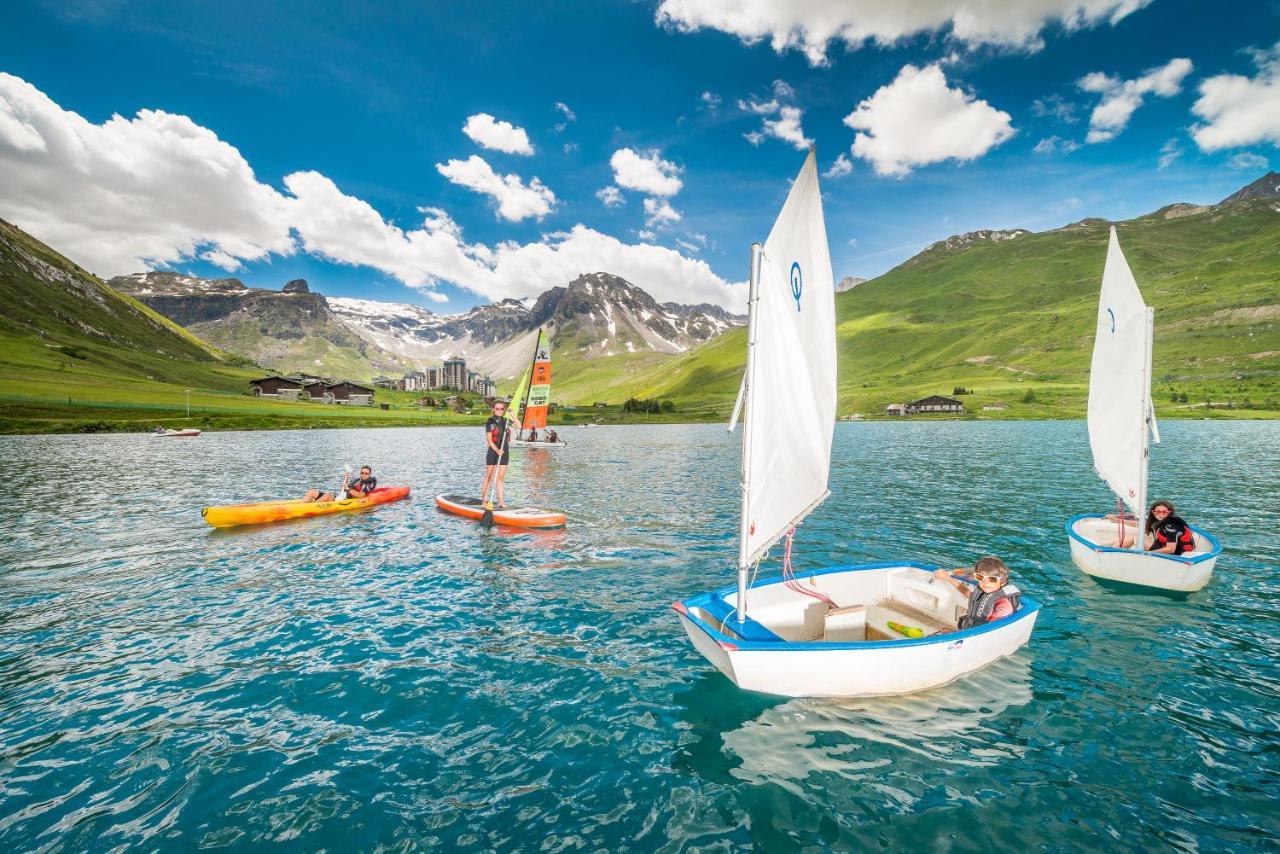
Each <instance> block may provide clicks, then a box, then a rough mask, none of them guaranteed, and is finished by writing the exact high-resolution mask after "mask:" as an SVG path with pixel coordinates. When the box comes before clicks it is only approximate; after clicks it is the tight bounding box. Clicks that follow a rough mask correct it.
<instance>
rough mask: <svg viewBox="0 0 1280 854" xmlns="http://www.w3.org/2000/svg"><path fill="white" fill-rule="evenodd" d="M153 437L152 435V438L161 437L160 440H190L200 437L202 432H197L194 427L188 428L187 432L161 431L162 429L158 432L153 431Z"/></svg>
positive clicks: (157, 430)
mask: <svg viewBox="0 0 1280 854" xmlns="http://www.w3.org/2000/svg"><path fill="white" fill-rule="evenodd" d="M151 435H152V436H157V437H159V438H161V439H189V438H191V437H193V436H199V435H200V431H199V430H197V429H196V428H194V427H188V428H187V429H185V430H161V429H156V430H153V431H152V432H151Z"/></svg>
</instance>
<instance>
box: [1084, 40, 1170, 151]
mask: <svg viewBox="0 0 1280 854" xmlns="http://www.w3.org/2000/svg"><path fill="white" fill-rule="evenodd" d="M1190 73H1191V60H1189V59H1184V58H1179V59H1171V60H1169V61H1168V62H1167V63H1165V64H1164V65H1162V66H1160V67H1159V68H1153V69H1151V70H1150V71H1148V72H1147V73H1146V74H1143V75H1142V76H1141V77H1135V78H1134V79H1132V80H1121V79H1120V78H1118V77H1114V76H1112V75H1110V74H1104V73H1103V72H1101V71H1094V72H1093V73H1091V74H1086V75H1085V76H1084V77H1081V78H1080V80H1079V82H1078V83H1077V84H1076V85H1077V86H1079V87H1080V89H1081V90H1083V91H1085V92H1094V93H1097V94H1100V95H1102V100H1101V101H1099V102H1098V106H1096V107H1094V108H1093V112H1092V113H1090V114H1089V135H1088V136H1087V137H1085V142H1090V143H1092V142H1106V141H1107V140H1110V139H1114V138H1115V137H1116V135H1117V134H1119V133H1120V131H1122V130H1124V129H1125V127H1126V126H1128V124H1129V119H1130V118H1131V117H1132V116H1133V113H1134V111H1135V110H1137V109H1138V107H1140V106H1142V102H1143V101H1144V100H1145V99H1146V97H1147V96H1148V95H1156V96H1159V97H1161V98H1168V97H1170V96H1172V95H1176V94H1178V93H1179V92H1181V91H1182V79H1183V78H1184V77H1186V76H1187V75H1188V74H1190Z"/></svg>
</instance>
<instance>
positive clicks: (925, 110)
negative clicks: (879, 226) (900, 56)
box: [844, 65, 1015, 177]
mask: <svg viewBox="0 0 1280 854" xmlns="http://www.w3.org/2000/svg"><path fill="white" fill-rule="evenodd" d="M844 123H845V124H846V125H848V126H849V127H851V128H853V129H855V130H858V131H863V132H862V133H859V134H857V135H856V136H855V137H854V140H853V154H854V156H855V157H861V158H862V159H863V160H866V161H868V162H870V163H871V164H872V166H873V167H874V168H875V171H876V174H879V175H892V176H895V177H901V176H903V175H906V174H908V173H910V172H911V170H912V169H914V168H916V167H917V166H924V165H926V164H929V163H939V162H941V161H944V160H959V161H966V160H973V159H975V158H977V157H981V156H982V155H983V154H985V153H986V152H987V151H989V150H990V149H992V148H993V147H995V146H997V145H999V144H1000V143H1002V142H1004V141H1005V140H1007V139H1009V138H1010V137H1011V136H1013V135H1014V133H1015V131H1014V129H1013V126H1012V125H1011V124H1010V117H1009V114H1008V113H1006V112H1004V111H1002V110H997V109H996V108H995V107H993V106H991V105H990V104H988V103H987V102H986V101H981V100H978V99H977V98H975V97H974V96H973V95H970V94H968V93H967V92H965V91H963V90H962V89H958V88H955V89H953V88H949V87H948V86H947V78H946V75H945V74H944V73H943V71H942V68H941V67H940V66H938V65H929V66H926V67H925V68H916V67H915V66H914V65H905V66H903V67H902V70H901V71H899V72H898V76H897V78H896V79H895V80H894V81H893V82H892V83H890V84H888V85H887V86H882V87H880V88H879V89H878V90H876V92H875V94H873V95H872V96H871V97H870V98H867V99H866V100H864V101H863V102H862V103H860V104H858V106H857V108H856V109H854V111H853V112H852V113H850V114H849V115H848V116H846V117H845V119H844Z"/></svg>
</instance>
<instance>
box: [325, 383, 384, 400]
mask: <svg viewBox="0 0 1280 854" xmlns="http://www.w3.org/2000/svg"><path fill="white" fill-rule="evenodd" d="M329 394H330V395H331V396H332V397H333V402H334V403H341V404H346V405H349V406H372V405H373V389H371V388H370V387H369V386H366V385H359V384H357V383H353V382H347V381H345V380H344V381H342V382H340V383H334V384H333V385H331V386H329Z"/></svg>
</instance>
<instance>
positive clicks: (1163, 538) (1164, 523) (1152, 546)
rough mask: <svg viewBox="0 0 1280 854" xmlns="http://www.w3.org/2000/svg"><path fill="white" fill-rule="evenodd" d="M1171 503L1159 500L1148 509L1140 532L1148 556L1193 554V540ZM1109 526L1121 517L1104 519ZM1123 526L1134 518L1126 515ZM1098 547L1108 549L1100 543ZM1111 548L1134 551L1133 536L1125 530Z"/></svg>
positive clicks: (1116, 538) (1112, 516)
mask: <svg viewBox="0 0 1280 854" xmlns="http://www.w3.org/2000/svg"><path fill="white" fill-rule="evenodd" d="M1177 512H1178V511H1177V510H1176V509H1174V506H1173V502H1171V501H1164V500H1160V501H1157V502H1155V503H1154V504H1152V505H1151V509H1150V510H1148V511H1147V522H1146V524H1145V525H1144V526H1143V528H1142V530H1143V531H1144V532H1145V534H1146V537H1145V541H1144V543H1143V548H1144V549H1145V550H1146V551H1149V552H1156V553H1157V554H1167V555H1180V554H1184V553H1186V552H1191V551H1195V548H1196V542H1195V537H1194V536H1192V534H1191V526H1190V525H1188V524H1187V523H1186V522H1184V521H1183V520H1182V518H1181V517H1179V516H1178V515H1177ZM1105 518H1106V520H1107V521H1108V522H1117V523H1118V522H1119V519H1120V517H1118V516H1117V515H1116V514H1114V513H1108V514H1107V515H1106V517H1105ZM1124 521H1125V523H1126V524H1129V523H1132V522H1133V516H1131V515H1129V514H1128V513H1126V514H1125V516H1124ZM1099 545H1107V544H1106V543H1099ZM1110 547H1111V548H1115V549H1131V548H1133V534H1132V533H1130V531H1129V529H1128V528H1127V527H1126V528H1125V529H1124V533H1123V534H1122V535H1118V536H1116V537H1115V538H1113V540H1112V545H1111V546H1110Z"/></svg>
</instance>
